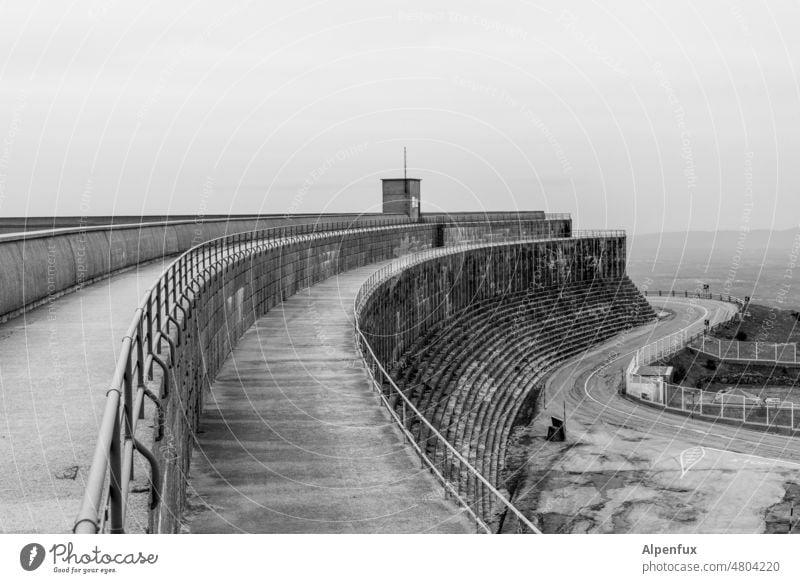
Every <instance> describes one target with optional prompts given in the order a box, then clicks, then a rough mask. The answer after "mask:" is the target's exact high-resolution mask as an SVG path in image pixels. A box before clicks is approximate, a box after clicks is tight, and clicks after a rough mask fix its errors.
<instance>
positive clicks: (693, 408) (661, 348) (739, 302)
mask: <svg viewBox="0 0 800 583" xmlns="http://www.w3.org/2000/svg"><path fill="white" fill-rule="evenodd" d="M656 293H657V294H658V296H661V297H667V296H668V297H685V298H691V299H710V300H715V301H724V302H730V303H733V304H736V306H737V307H738V310H737V312H735V313H733V314H731V315H730V317H729V318H727V319H725V320H722V321H720V322H716V323H715V324H714V325H712V326H709V327H708V328H707V329H705V328H704V329H703V330H700V331H698V332H695V333H693V334H691V333H690V332H689V329H690V328H692V327H693V326H695V325H696V324H693V325H690V326H687V327H686V328H684V329H682V330H678V331H677V332H674V333H673V334H670V335H669V336H665V337H664V338H660V339H658V340H656V341H655V342H651V343H649V344H646V345H645V346H642V347H641V348H639V349H638V350H637V351H636V352H635V353H634V356H633V358H632V359H631V361H630V363H629V364H628V367H627V369H626V371H625V384H626V388H625V392H626V394H627V395H629V396H630V397H633V398H634V399H637V400H643V401H650V398H646V397H645V396H644V395H642V396H641V397H640V395H637V394H636V393H634V392H633V390H632V388H633V387H634V386H636V387H638V388H639V389H640V391H641V390H643V389H642V388H641V387H642V386H643V385H649V386H650V387H651V389H652V391H651V390H650V389H648V393H649V392H652V393H653V394H657V395H660V402H658V404H659V405H662V406H663V407H664V408H665V409H666V410H674V411H682V412H690V413H692V414H694V415H698V416H702V417H705V418H707V419H709V420H714V419H729V420H735V421H742V422H744V423H752V424H755V425H762V426H764V427H785V428H788V429H794V428H795V415H794V404H792V403H789V404H788V406H787V405H786V404H785V403H781V404H779V405H777V406H775V407H774V410H773V415H772V417H770V414H769V411H770V410H769V405H767V404H765V403H762V402H761V401H760V400H758V402H750V403H748V398H747V397H746V396H744V395H741V396H740V395H725V394H724V393H723V394H722V396H720V393H717V392H714V391H703V390H701V389H697V388H694V387H684V386H681V385H675V384H672V383H667V382H664V381H663V380H660V379H658V378H654V377H647V376H643V375H640V374H637V369H638V368H639V367H641V366H647V365H650V364H652V363H654V362H657V361H660V360H664V359H667V358H669V357H671V356H672V355H674V354H676V353H677V352H679V351H680V350H683V349H684V348H686V347H687V346H690V345H692V344H697V343H703V342H704V341H705V339H706V338H707V335H708V334H709V333H710V332H713V331H715V330H717V329H719V328H721V327H722V326H725V325H727V324H728V323H729V322H730V321H731V320H733V319H734V318H736V317H737V316H739V315H740V314H741V312H742V310H743V309H744V307H745V305H746V302H745V300H743V299H741V298H737V297H735V296H730V295H724V294H713V293H710V292H692V293H690V292H683V293H681V292H678V293H675V290H671V291H670V293H668V294H667V293H663V292H660V291H659V292H650V294H649V295H655V294H656ZM645 295H648V294H647V293H645ZM687 395H688V396H691V399H687V398H686V397H687ZM676 396H677V397H676ZM738 398H741V403H740V404H737V403H736V402H735V401H736V400H737V399H738ZM720 399H721V400H720ZM726 401H729V402H728V403H726ZM748 406H749V408H750V411H749V412H748ZM726 411H727V415H726ZM786 411H789V413H788V415H787V414H786V413H785V412H786ZM762 413H763V416H764V420H763V421H762V420H761V416H762ZM785 420H788V422H786V423H784V422H783V421H785Z"/></svg>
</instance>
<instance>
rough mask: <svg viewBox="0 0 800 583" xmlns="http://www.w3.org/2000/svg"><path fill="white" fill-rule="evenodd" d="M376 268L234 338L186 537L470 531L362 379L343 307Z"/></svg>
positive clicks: (193, 484) (200, 452)
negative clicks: (200, 534)
mask: <svg viewBox="0 0 800 583" xmlns="http://www.w3.org/2000/svg"><path fill="white" fill-rule="evenodd" d="M378 267H379V266H376V265H373V266H368V267H365V268H361V269H357V270H353V271H349V272H346V273H343V274H340V275H339V276H338V277H332V278H330V279H328V280H326V281H324V282H321V283H319V284H317V285H314V286H312V287H311V288H308V289H306V290H302V291H300V292H299V293H298V294H296V295H294V296H292V297H290V298H289V299H288V300H287V301H285V302H283V303H282V304H281V305H279V306H277V307H276V308H274V309H272V310H270V312H269V313H268V314H267V315H266V316H264V317H262V318H260V319H259V320H258V321H257V322H256V324H255V325H254V326H253V327H252V328H251V329H250V330H249V331H248V332H247V333H245V335H244V336H243V338H242V339H241V340H240V342H239V344H238V345H237V347H236V348H235V349H234V351H233V353H232V355H231V357H230V358H229V359H228V361H227V362H226V363H225V365H224V366H223V368H222V370H221V371H220V373H219V375H218V377H217V380H216V381H215V383H214V386H213V387H212V390H211V394H210V396H208V397H206V405H205V411H204V413H203V418H202V421H201V431H202V433H200V435H199V436H198V442H199V443H198V445H197V447H195V450H194V455H193V458H192V469H191V478H190V483H189V489H188V490H189V493H190V496H189V504H190V507H192V508H193V511H191V512H189V513H187V519H188V525H187V526H188V529H189V530H190V531H191V532H206V533H207V532H215V533H219V532H250V533H255V532H261V533H288V532H314V533H338V532H362V533H375V532H413V533H419V532H474V528H475V527H474V525H473V524H472V523H471V522H470V521H469V520H467V519H466V518H465V515H464V513H463V511H462V510H461V509H460V508H459V507H457V506H456V505H455V504H453V503H452V502H450V501H449V500H444V499H443V494H442V487H441V486H439V485H438V483H436V482H435V481H434V480H433V478H432V477H431V475H430V474H429V473H428V472H427V471H423V470H421V469H420V463H419V461H418V459H417V457H416V456H415V455H414V454H413V453H411V448H410V447H408V446H407V445H406V444H404V442H403V439H402V436H401V433H400V432H399V430H398V429H397V428H396V426H395V425H394V422H393V421H391V420H390V418H389V416H388V413H387V412H386V411H384V410H383V408H382V406H381V405H380V404H379V401H378V399H377V397H376V396H375V394H374V393H373V391H372V388H371V387H370V384H369V383H368V382H367V378H366V374H365V371H364V369H363V367H362V363H361V360H360V358H359V356H358V354H357V348H356V345H355V341H354V338H353V326H352V317H353V316H352V309H353V308H352V304H353V298H354V297H355V293H356V291H357V290H358V288H359V287H360V286H361V284H362V283H363V282H364V281H365V280H366V278H367V277H368V276H369V275H370V274H371V273H372V272H374V271H375V270H376V269H377V268H378Z"/></svg>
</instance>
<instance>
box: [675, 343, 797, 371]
mask: <svg viewBox="0 0 800 583" xmlns="http://www.w3.org/2000/svg"><path fill="white" fill-rule="evenodd" d="M688 346H689V348H692V349H694V350H697V351H698V352H702V353H703V354H706V355H708V356H713V357H715V358H717V359H719V360H721V361H723V362H749V363H759V362H764V363H770V364H792V365H794V364H798V360H797V343H796V342H740V341H738V340H723V339H721V338H709V337H708V336H702V337H700V338H697V339H694V340H693V341H692V342H690V343H689V344H688Z"/></svg>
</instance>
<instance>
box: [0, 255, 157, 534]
mask: <svg viewBox="0 0 800 583" xmlns="http://www.w3.org/2000/svg"><path fill="white" fill-rule="evenodd" d="M163 268H164V265H163V264H162V262H160V261H159V262H155V263H150V264H148V265H144V266H141V267H138V268H137V269H135V270H132V271H128V272H125V273H122V274H120V275H117V276H114V277H112V278H110V279H106V280H103V281H100V282H98V283H95V284H93V285H90V286H87V287H85V288H83V289H81V290H80V291H77V292H75V293H71V294H67V295H65V296H62V297H60V298H58V299H56V300H54V301H53V302H51V303H50V304H45V305H44V306H42V307H40V308H38V309H36V310H33V311H31V312H29V313H27V314H24V315H22V316H20V317H18V318H15V319H13V320H10V321H8V322H6V323H5V324H1V325H0V532H2V533H10V532H17V533H33V532H38V533H63V532H71V531H72V526H73V523H74V521H75V517H76V515H77V513H78V507H79V505H80V501H81V498H82V496H83V490H84V479H85V477H86V475H87V473H88V470H89V465H90V463H91V459H92V453H93V452H94V447H95V442H96V438H97V432H98V429H99V424H100V420H101V417H102V412H103V407H104V405H105V400H106V397H105V393H106V390H107V389H108V383H109V382H110V381H111V375H112V374H113V372H114V366H115V364H116V360H117V356H118V354H119V348H120V342H121V340H122V336H123V334H125V331H126V329H127V328H128V326H129V325H130V322H131V319H132V318H133V312H134V310H135V309H136V306H137V305H138V304H139V301H140V300H141V298H142V297H143V296H144V293H145V291H146V290H147V289H148V288H149V287H150V286H151V285H152V284H153V283H154V282H155V281H156V279H157V277H158V275H159V274H160V273H161V271H162V270H163Z"/></svg>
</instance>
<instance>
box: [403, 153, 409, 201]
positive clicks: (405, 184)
mask: <svg viewBox="0 0 800 583" xmlns="http://www.w3.org/2000/svg"><path fill="white" fill-rule="evenodd" d="M403 190H404V191H405V193H406V194H408V164H407V162H406V147H405V146H403Z"/></svg>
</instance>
